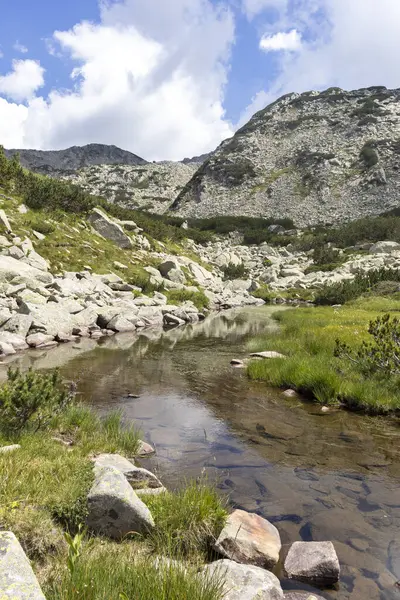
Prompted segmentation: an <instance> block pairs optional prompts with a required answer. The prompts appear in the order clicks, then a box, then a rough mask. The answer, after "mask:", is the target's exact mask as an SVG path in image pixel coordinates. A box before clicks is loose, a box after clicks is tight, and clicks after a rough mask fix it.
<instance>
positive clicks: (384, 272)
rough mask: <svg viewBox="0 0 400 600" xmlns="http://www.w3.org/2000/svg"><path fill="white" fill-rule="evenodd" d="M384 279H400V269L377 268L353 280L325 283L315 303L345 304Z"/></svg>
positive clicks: (358, 275) (358, 274) (359, 274)
mask: <svg viewBox="0 0 400 600" xmlns="http://www.w3.org/2000/svg"><path fill="white" fill-rule="evenodd" d="M383 281H391V282H393V281H400V270H396V269H384V268H381V269H376V270H373V271H368V273H357V275H356V276H355V278H354V279H353V280H352V281H349V280H344V281H341V282H339V283H334V284H331V285H329V284H325V285H324V286H323V287H322V288H321V289H320V290H319V292H318V293H317V295H316V297H315V303H316V304H320V305H324V304H325V305H333V304H345V303H346V302H348V301H349V300H354V299H356V298H358V297H359V296H361V295H363V294H365V293H367V292H370V291H371V290H372V289H373V288H374V286H376V285H377V284H378V283H380V282H383Z"/></svg>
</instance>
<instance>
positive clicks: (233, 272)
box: [221, 263, 247, 279]
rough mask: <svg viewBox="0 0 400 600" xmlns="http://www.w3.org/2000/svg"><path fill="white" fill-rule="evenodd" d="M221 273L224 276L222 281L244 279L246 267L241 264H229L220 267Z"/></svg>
mask: <svg viewBox="0 0 400 600" xmlns="http://www.w3.org/2000/svg"><path fill="white" fill-rule="evenodd" d="M221 271H222V272H223V274H224V279H244V278H245V277H246V275H247V271H246V267H245V266H244V264H243V263H240V265H234V264H233V263H229V265H226V266H225V267H221Z"/></svg>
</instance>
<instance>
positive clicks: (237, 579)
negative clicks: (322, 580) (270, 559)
mask: <svg viewBox="0 0 400 600" xmlns="http://www.w3.org/2000/svg"><path fill="white" fill-rule="evenodd" d="M203 574H204V575H205V576H206V577H209V578H214V577H215V578H217V579H219V578H221V579H223V580H224V592H225V593H224V600H282V599H283V597H284V596H283V591H282V588H281V585H280V583H279V579H278V578H277V577H275V575H273V574H272V573H270V572H269V571H266V570H265V569H260V568H259V567H254V566H250V565H240V564H238V563H236V562H234V561H232V560H226V559H225V560H217V561H216V562H213V563H211V564H209V565H207V566H206V567H205V568H204V569H203Z"/></svg>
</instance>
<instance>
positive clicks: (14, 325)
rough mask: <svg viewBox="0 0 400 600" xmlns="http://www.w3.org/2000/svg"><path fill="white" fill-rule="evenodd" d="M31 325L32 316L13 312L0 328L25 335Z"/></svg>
mask: <svg viewBox="0 0 400 600" xmlns="http://www.w3.org/2000/svg"><path fill="white" fill-rule="evenodd" d="M31 325H32V317H31V316H30V315H20V314H14V315H13V316H12V317H11V319H9V320H8V321H7V322H6V323H5V324H4V325H2V327H1V328H0V329H1V331H8V332H9V333H15V334H16V335H20V336H21V337H26V335H27V333H28V331H29V329H30V326H31Z"/></svg>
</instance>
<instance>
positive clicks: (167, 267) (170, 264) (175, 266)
mask: <svg viewBox="0 0 400 600" xmlns="http://www.w3.org/2000/svg"><path fill="white" fill-rule="evenodd" d="M146 270H147V271H148V269H146ZM158 270H159V272H160V274H161V275H162V277H165V278H166V279H169V277H168V274H169V272H170V271H172V270H177V271H179V270H180V265H179V263H178V261H176V260H166V261H164V262H163V263H161V264H160V265H159V266H158Z"/></svg>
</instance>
